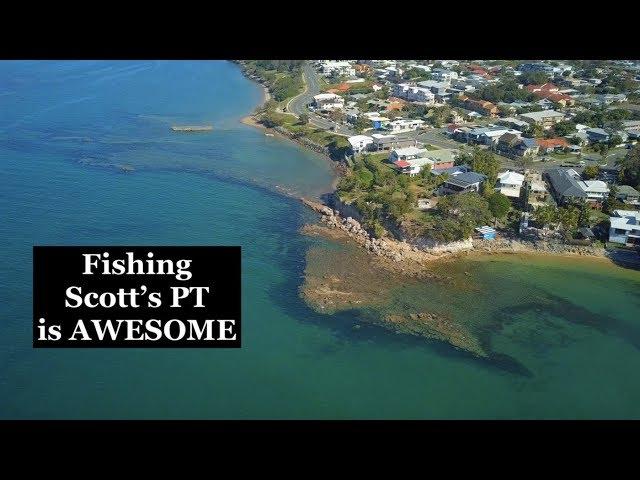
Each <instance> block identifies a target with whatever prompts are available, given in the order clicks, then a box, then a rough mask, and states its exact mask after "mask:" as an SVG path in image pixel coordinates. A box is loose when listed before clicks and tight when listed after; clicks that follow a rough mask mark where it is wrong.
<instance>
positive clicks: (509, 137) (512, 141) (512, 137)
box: [498, 133, 520, 146]
mask: <svg viewBox="0 0 640 480" xmlns="http://www.w3.org/2000/svg"><path fill="white" fill-rule="evenodd" d="M498 141H499V142H500V143H507V144H509V146H514V145H517V144H518V142H520V137H519V136H518V135H516V134H515V133H505V134H504V135H502V136H501V137H500V138H499V140H498Z"/></svg>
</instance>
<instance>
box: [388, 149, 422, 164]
mask: <svg viewBox="0 0 640 480" xmlns="http://www.w3.org/2000/svg"><path fill="white" fill-rule="evenodd" d="M427 153H428V150H427V149H426V148H418V147H413V146H411V147H405V148H394V149H393V150H391V153H390V154H389V161H390V162H391V163H393V162H395V161H397V160H414V159H416V158H420V157H424V156H425V155H426V154H427Z"/></svg>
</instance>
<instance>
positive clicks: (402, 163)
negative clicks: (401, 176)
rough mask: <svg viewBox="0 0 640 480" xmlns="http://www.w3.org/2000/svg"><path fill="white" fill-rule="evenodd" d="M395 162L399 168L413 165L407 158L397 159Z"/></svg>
mask: <svg viewBox="0 0 640 480" xmlns="http://www.w3.org/2000/svg"><path fill="white" fill-rule="evenodd" d="M393 164H394V165H395V166H396V167H399V168H407V167H410V166H411V164H410V163H409V162H407V161H406V160H397V161H395V162H393Z"/></svg>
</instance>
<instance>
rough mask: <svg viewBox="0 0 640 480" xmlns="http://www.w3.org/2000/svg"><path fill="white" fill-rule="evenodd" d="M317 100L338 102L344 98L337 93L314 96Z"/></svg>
mask: <svg viewBox="0 0 640 480" xmlns="http://www.w3.org/2000/svg"><path fill="white" fill-rule="evenodd" d="M313 98H314V99H315V100H337V99H338V98H342V97H340V96H338V95H336V94H335V93H319V94H318V95H314V97H313Z"/></svg>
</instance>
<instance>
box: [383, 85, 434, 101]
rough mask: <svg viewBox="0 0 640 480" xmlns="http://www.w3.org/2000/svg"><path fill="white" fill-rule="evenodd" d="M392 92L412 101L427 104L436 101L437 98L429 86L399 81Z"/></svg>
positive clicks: (396, 95)
mask: <svg viewBox="0 0 640 480" xmlns="http://www.w3.org/2000/svg"><path fill="white" fill-rule="evenodd" d="M391 94H392V95H393V96H395V97H398V98H402V99H404V100H408V101H410V102H417V103H425V104H432V103H434V102H435V98H436V96H435V95H434V94H433V93H432V92H431V90H430V89H429V88H425V87H418V86H415V85H410V84H408V83H399V84H396V85H394V86H393V88H392V90H391Z"/></svg>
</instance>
